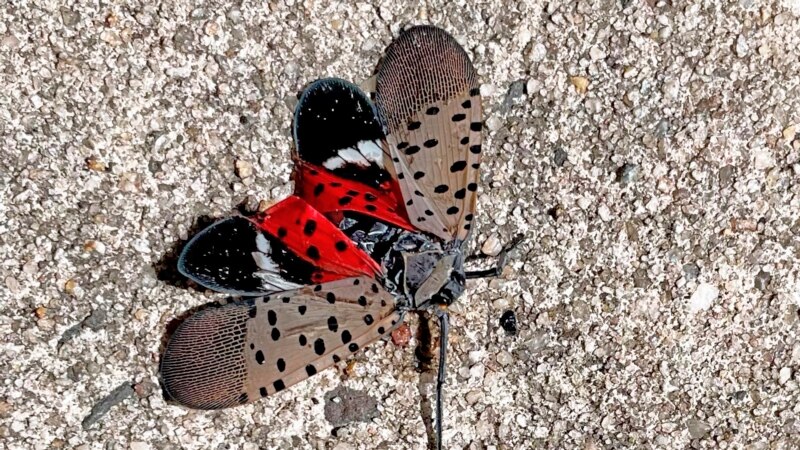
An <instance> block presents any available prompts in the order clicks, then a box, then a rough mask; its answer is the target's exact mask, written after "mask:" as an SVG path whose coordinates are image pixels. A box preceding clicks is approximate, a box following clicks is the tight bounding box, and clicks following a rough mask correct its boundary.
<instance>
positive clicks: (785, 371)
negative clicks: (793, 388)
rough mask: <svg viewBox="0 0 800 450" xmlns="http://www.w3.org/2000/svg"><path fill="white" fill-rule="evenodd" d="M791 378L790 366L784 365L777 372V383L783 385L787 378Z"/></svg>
mask: <svg viewBox="0 0 800 450" xmlns="http://www.w3.org/2000/svg"><path fill="white" fill-rule="evenodd" d="M791 379H792V368H791V367H784V368H782V369H781V371H780V372H779V373H778V383H779V384H780V385H781V386H783V385H784V384H786V383H787V382H788V381H789V380H791Z"/></svg>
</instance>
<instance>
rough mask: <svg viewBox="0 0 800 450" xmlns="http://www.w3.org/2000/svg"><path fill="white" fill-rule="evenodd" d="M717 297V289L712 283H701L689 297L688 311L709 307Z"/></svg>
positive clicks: (695, 311) (702, 309)
mask: <svg viewBox="0 0 800 450" xmlns="http://www.w3.org/2000/svg"><path fill="white" fill-rule="evenodd" d="M717 297H719V289H718V288H717V287H716V286H714V285H713V284H708V283H701V284H700V285H698V286H697V289H695V291H694V294H692V296H691V298H689V312H691V313H697V312H700V311H704V310H706V309H708V308H710V307H711V305H712V304H713V303H714V301H715V300H716V299H717Z"/></svg>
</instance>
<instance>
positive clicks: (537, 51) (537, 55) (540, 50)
mask: <svg viewBox="0 0 800 450" xmlns="http://www.w3.org/2000/svg"><path fill="white" fill-rule="evenodd" d="M545 56H547V47H545V46H544V44H542V43H541V42H537V43H536V44H534V46H533V49H532V50H531V60H533V62H540V61H542V60H543V59H544V57H545Z"/></svg>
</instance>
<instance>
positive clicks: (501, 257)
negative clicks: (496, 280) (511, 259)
mask: <svg viewBox="0 0 800 450" xmlns="http://www.w3.org/2000/svg"><path fill="white" fill-rule="evenodd" d="M523 237H524V235H522V234H518V235H517V236H516V237H515V238H514V239H512V240H511V242H510V243H509V244H508V245H506V246H505V247H503V250H501V251H500V253H499V254H498V255H497V257H496V261H497V262H496V263H495V266H494V267H492V268H489V269H484V270H472V271H467V272H465V273H464V276H465V277H466V278H467V279H468V280H472V279H475V278H487V277H496V276H498V275H500V273H501V272H502V271H503V267H505V265H506V262H507V260H508V253H509V252H511V251H512V250H514V249H515V248H516V247H517V246H518V245H519V243H520V242H522V238H523ZM488 258H489V257H488V256H485V255H473V256H469V257H467V261H475V260H483V259H488Z"/></svg>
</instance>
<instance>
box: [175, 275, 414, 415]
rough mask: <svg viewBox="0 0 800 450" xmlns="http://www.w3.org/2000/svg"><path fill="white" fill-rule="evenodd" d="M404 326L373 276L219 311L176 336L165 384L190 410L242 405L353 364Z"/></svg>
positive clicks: (190, 322) (202, 315)
mask: <svg viewBox="0 0 800 450" xmlns="http://www.w3.org/2000/svg"><path fill="white" fill-rule="evenodd" d="M401 319H402V317H401V315H400V314H399V313H398V311H397V310H396V305H395V302H394V299H393V298H392V296H391V295H390V294H389V293H388V292H386V291H385V290H384V289H383V288H382V287H381V286H380V285H379V284H377V283H376V282H375V280H373V279H371V278H368V277H359V278H347V279H342V280H338V281H333V282H330V283H325V284H321V285H317V286H306V287H303V288H301V289H298V290H295V291H290V292H284V293H281V294H277V295H273V296H269V297H263V298H251V299H248V300H246V301H241V302H236V303H229V304H227V305H224V306H217V307H211V308H207V309H205V310H202V311H200V312H198V313H195V314H194V315H192V316H190V317H189V318H188V319H186V320H185V321H184V322H183V323H182V324H181V325H180V326H179V327H178V329H177V330H176V331H175V334H174V335H173V336H172V337H171V338H170V340H169V342H168V343H167V346H166V350H165V351H164V355H163V358H162V360H161V377H162V380H163V382H164V387H165V389H166V391H167V393H168V394H169V395H170V396H171V397H172V399H174V400H176V401H177V402H179V403H181V404H183V405H186V406H189V407H191V408H197V409H218V408H226V407H229V406H236V405H240V404H244V403H248V402H252V401H255V400H257V399H259V398H261V397H265V396H268V395H272V394H275V393H277V392H279V391H281V390H283V389H285V388H287V387H289V386H291V385H293V384H295V383H298V382H300V381H303V380H304V379H306V378H308V377H310V376H312V375H314V374H316V373H317V372H319V371H321V370H323V369H325V368H327V367H329V366H331V365H333V364H334V363H336V362H338V361H340V360H342V359H345V358H347V357H349V356H350V355H351V354H352V353H354V352H356V351H357V350H358V349H359V348H361V347H364V346H366V345H368V344H369V343H371V342H373V341H375V340H377V339H379V338H380V337H381V336H383V335H385V334H386V333H388V332H389V331H390V330H391V329H392V327H393V326H394V325H396V324H397V323H399V322H400V320H401Z"/></svg>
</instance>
